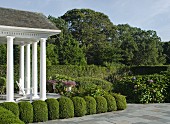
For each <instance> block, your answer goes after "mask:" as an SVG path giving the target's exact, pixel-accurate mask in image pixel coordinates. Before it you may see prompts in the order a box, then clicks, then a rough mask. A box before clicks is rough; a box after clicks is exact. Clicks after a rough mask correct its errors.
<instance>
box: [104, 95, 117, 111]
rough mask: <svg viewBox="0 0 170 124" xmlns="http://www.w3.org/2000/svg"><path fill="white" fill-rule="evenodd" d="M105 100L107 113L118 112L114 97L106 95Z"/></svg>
mask: <svg viewBox="0 0 170 124" xmlns="http://www.w3.org/2000/svg"><path fill="white" fill-rule="evenodd" d="M104 98H105V99H106V101H107V111H108V112H111V111H116V110H117V105H116V100H115V98H114V97H113V96H112V95H110V94H109V95H105V96H104Z"/></svg>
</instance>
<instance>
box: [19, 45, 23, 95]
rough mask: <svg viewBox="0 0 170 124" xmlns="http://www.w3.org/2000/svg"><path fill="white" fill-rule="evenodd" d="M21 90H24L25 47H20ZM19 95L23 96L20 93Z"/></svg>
mask: <svg viewBox="0 0 170 124" xmlns="http://www.w3.org/2000/svg"><path fill="white" fill-rule="evenodd" d="M19 83H20V85H21V88H22V89H24V45H21V46H20V79H19ZM19 94H22V92H21V91H20V92H19Z"/></svg>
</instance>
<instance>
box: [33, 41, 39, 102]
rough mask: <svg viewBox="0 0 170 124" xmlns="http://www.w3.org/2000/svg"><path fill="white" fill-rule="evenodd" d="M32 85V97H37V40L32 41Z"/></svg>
mask: <svg viewBox="0 0 170 124" xmlns="http://www.w3.org/2000/svg"><path fill="white" fill-rule="evenodd" d="M32 86H33V95H34V96H33V99H36V98H39V96H38V95H37V90H38V80H37V42H34V43H32Z"/></svg>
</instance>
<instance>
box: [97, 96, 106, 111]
mask: <svg viewBox="0 0 170 124" xmlns="http://www.w3.org/2000/svg"><path fill="white" fill-rule="evenodd" d="M95 99H96V113H104V112H107V101H106V99H105V98H104V97H103V96H96V97H95Z"/></svg>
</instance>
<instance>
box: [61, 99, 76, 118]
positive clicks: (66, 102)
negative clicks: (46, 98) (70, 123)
mask: <svg viewBox="0 0 170 124" xmlns="http://www.w3.org/2000/svg"><path fill="white" fill-rule="evenodd" d="M58 102H59V118H61V119H63V118H72V117H74V105H73V102H72V100H71V99H70V98H68V97H60V98H59V99H58Z"/></svg>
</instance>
